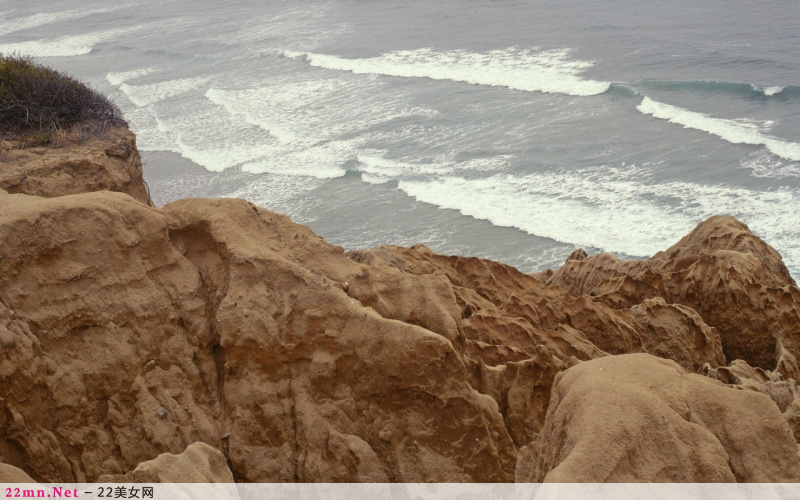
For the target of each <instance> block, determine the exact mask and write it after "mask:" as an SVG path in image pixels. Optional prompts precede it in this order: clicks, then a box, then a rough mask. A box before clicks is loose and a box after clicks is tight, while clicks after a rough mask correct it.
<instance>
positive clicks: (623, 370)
mask: <svg viewBox="0 0 800 500" xmlns="http://www.w3.org/2000/svg"><path fill="white" fill-rule="evenodd" d="M519 457H520V458H519V462H518V463H517V471H516V473H517V476H516V478H517V481H525V482H529V481H534V482H539V481H546V482H629V481H637V482H649V481H657V482H676V481H680V482H719V481H746V482H797V481H798V480H800V459H798V456H797V443H796V442H795V440H794V438H793V437H792V435H791V431H790V430H789V427H788V425H787V424H786V421H785V420H784V419H783V417H782V416H781V413H780V411H779V410H778V408H777V407H776V406H775V405H774V404H773V402H772V401H771V400H770V399H769V398H768V397H767V396H765V395H763V394H759V393H756V392H747V391H737V390H734V389H730V388H728V387H725V386H724V385H722V384H720V383H719V382H715V381H712V380H709V379H708V378H706V377H703V376H701V375H696V374H686V373H685V372H684V371H683V370H682V369H681V368H680V367H679V366H678V365H677V364H676V363H674V362H672V361H667V360H663V359H659V358H655V357H653V356H650V355H647V354H631V355H623V356H609V357H604V358H600V359H596V360H592V361H588V362H584V363H580V364H578V365H577V366H574V367H572V368H570V369H569V370H567V371H565V372H562V373H561V374H560V375H558V376H557V377H556V381H555V384H554V385H553V392H552V395H551V402H550V407H549V409H548V412H547V418H546V420H545V424H544V428H543V429H542V431H541V432H540V433H539V435H538V437H537V439H536V440H535V441H534V442H533V443H531V445H530V446H529V447H527V448H523V449H522V450H520V454H519Z"/></svg>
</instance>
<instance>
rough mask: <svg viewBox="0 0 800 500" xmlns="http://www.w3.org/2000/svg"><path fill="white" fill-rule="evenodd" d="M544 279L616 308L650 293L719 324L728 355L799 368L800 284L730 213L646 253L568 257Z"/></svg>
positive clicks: (792, 373) (791, 370)
mask: <svg viewBox="0 0 800 500" xmlns="http://www.w3.org/2000/svg"><path fill="white" fill-rule="evenodd" d="M539 276H540V277H543V278H544V275H539ZM545 283H547V284H548V285H553V286H558V287H560V288H563V289H564V290H566V291H567V292H569V293H570V294H572V295H574V296H589V297H592V298H593V299H594V300H596V301H600V302H603V303H606V304H608V305H610V306H612V307H614V308H617V309H621V308H629V307H632V306H634V305H636V304H640V303H642V302H643V301H644V300H646V299H649V298H654V297H662V298H663V299H665V300H666V302H667V303H672V304H682V305H684V306H688V307H691V308H693V309H694V310H695V311H696V312H697V313H698V314H699V315H700V317H702V318H703V321H705V323H707V324H708V325H709V326H712V327H715V328H716V330H717V331H718V333H719V335H720V337H721V339H722V346H723V352H724V354H725V357H726V358H727V359H730V360H733V359H742V360H745V361H747V362H748V363H749V364H750V365H752V366H757V367H760V368H763V369H768V370H776V369H777V370H778V371H780V372H781V373H783V375H784V376H786V377H787V378H797V376H798V373H800V372H798V359H800V290H799V289H798V288H797V286H796V284H795V282H794V280H793V279H792V278H791V276H790V275H789V271H788V270H787V269H786V266H785V265H784V264H783V261H782V260H781V257H780V255H779V254H778V252H776V251H775V249H773V248H772V247H770V246H769V245H768V244H766V243H765V242H764V241H762V240H761V239H760V238H758V237H757V236H755V235H754V234H752V233H751V232H750V230H749V229H748V228H747V226H745V225H744V224H742V223H741V222H739V221H737V220H736V219H734V218H732V217H727V216H718V217H711V218H710V219H708V220H706V221H704V222H702V223H700V224H698V226H697V227H696V228H695V229H694V231H692V232H691V233H690V234H689V235H687V236H686V237H684V238H683V239H681V240H680V241H679V242H678V243H676V244H675V245H673V246H672V247H671V248H669V249H668V250H666V251H664V252H659V253H657V254H656V255H654V256H653V257H652V258H651V259H649V260H647V261H626V262H623V261H620V260H618V259H616V258H615V257H613V256H611V255H608V254H600V255H596V256H593V257H590V258H588V259H584V260H578V259H572V260H569V261H567V262H566V263H565V265H564V267H562V268H561V269H559V270H558V271H556V272H554V273H552V274H550V275H549V277H546V278H545Z"/></svg>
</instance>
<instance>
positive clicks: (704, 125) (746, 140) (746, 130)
mask: <svg viewBox="0 0 800 500" xmlns="http://www.w3.org/2000/svg"><path fill="white" fill-rule="evenodd" d="M636 109H638V110H639V111H641V112H642V113H644V114H646V115H652V116H654V117H656V118H661V119H662V120H667V121H669V122H671V123H676V124H679V125H683V126H684V128H692V129H695V130H702V131H703V132H708V133H709V134H713V135H716V136H718V137H720V138H722V139H724V140H726V141H728V142H731V143H734V144H752V145H754V146H765V147H766V148H767V149H768V150H769V151H770V152H772V153H773V154H775V155H777V156H780V157H781V158H786V159H787V160H793V161H800V144H797V143H794V142H788V141H784V140H781V139H778V138H775V137H771V136H768V135H765V134H764V133H763V132H762V128H761V127H760V126H759V125H758V124H757V123H753V122H747V121H743V120H728V119H724V118H714V117H712V116H708V115H705V114H703V113H697V112H695V111H689V110H687V109H683V108H679V107H677V106H671V105H669V104H664V103H661V102H658V101H655V100H653V99H650V98H649V97H645V98H644V99H642V102H641V104H639V106H637V108H636Z"/></svg>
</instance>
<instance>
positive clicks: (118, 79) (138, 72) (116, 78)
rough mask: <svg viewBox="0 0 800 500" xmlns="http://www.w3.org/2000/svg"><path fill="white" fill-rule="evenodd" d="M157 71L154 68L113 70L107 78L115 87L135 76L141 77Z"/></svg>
mask: <svg viewBox="0 0 800 500" xmlns="http://www.w3.org/2000/svg"><path fill="white" fill-rule="evenodd" d="M153 71H155V70H154V69H153V68H141V69H134V70H131V71H121V72H111V73H108V74H107V75H106V80H108V83H110V84H111V85H114V86H115V87H118V86H120V85H121V84H122V83H124V82H127V81H128V80H133V79H134V78H139V77H141V76H145V75H147V74H150V73H152V72H153Z"/></svg>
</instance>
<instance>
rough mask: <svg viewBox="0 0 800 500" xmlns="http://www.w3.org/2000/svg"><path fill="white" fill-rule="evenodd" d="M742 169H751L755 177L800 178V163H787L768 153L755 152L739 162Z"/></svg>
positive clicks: (762, 151)
mask: <svg viewBox="0 0 800 500" xmlns="http://www.w3.org/2000/svg"><path fill="white" fill-rule="evenodd" d="M739 164H740V165H741V166H742V168H749V169H751V171H752V172H751V173H752V175H753V177H769V178H773V179H785V178H787V177H800V163H797V162H787V161H786V160H784V159H783V158H779V157H775V156H774V155H771V154H769V153H768V152H767V151H764V150H760V151H755V152H753V153H751V154H749V155H747V156H746V157H744V158H742V159H741V160H740V161H739Z"/></svg>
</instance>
